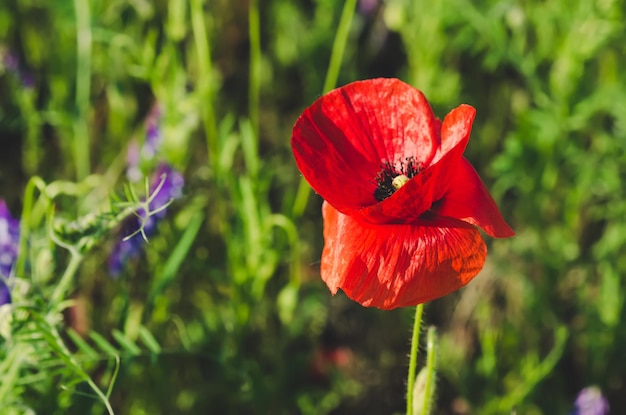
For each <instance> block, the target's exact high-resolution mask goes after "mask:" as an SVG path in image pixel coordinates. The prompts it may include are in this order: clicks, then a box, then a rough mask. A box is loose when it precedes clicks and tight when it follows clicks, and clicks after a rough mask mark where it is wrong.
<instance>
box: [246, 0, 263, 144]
mask: <svg viewBox="0 0 626 415" xmlns="http://www.w3.org/2000/svg"><path fill="white" fill-rule="evenodd" d="M260 26H261V24H260V19H259V0H250V9H249V11H248V36H249V37H250V75H249V76H250V81H249V88H248V116H249V117H250V123H251V124H252V131H253V132H254V137H255V138H256V139H258V137H259V95H260V91H261V29H260Z"/></svg>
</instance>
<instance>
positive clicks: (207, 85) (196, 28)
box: [191, 0, 219, 163]
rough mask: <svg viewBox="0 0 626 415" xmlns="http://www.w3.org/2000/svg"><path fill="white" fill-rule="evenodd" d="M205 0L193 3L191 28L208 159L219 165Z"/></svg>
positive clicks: (195, 0)
mask: <svg viewBox="0 0 626 415" xmlns="http://www.w3.org/2000/svg"><path fill="white" fill-rule="evenodd" d="M203 4H204V1H203V0H192V1H191V28H192V31H193V37H194V43H195V45H196V55H197V57H198V69H199V74H198V89H199V90H200V94H201V96H202V105H201V108H202V109H201V115H200V116H201V117H202V123H203V124H204V135H205V137H206V147H207V152H208V159H209V160H213V161H215V162H216V163H217V159H218V158H219V156H218V151H219V150H218V144H217V140H218V138H217V137H218V134H217V124H216V121H215V109H214V107H213V90H214V87H213V85H211V82H213V80H214V78H213V67H212V63H211V47H210V43H209V40H208V37H209V35H208V32H207V30H206V25H205V24H204V18H205V13H204V10H203Z"/></svg>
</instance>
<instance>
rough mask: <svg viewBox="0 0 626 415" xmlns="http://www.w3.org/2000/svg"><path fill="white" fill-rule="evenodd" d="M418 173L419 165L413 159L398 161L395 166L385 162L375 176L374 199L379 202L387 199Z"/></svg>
mask: <svg viewBox="0 0 626 415" xmlns="http://www.w3.org/2000/svg"><path fill="white" fill-rule="evenodd" d="M398 166H399V167H398ZM419 172H420V168H419V165H418V164H417V163H416V162H415V158H413V157H407V158H405V159H404V160H399V161H398V163H396V164H391V163H390V162H388V161H385V162H384V163H382V164H381V166H380V171H379V172H378V174H377V175H376V190H375V191H374V197H375V198H376V200H378V201H379V202H381V201H383V200H385V199H387V198H388V197H389V196H391V195H392V194H393V193H394V192H395V191H396V190H398V189H399V188H401V187H402V186H404V185H405V184H406V182H408V181H409V179H411V178H413V177H415V176H417V174H418V173H419Z"/></svg>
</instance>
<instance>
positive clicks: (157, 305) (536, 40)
mask: <svg viewBox="0 0 626 415" xmlns="http://www.w3.org/2000/svg"><path fill="white" fill-rule="evenodd" d="M346 10H347V12H346V11H344V3H341V2H336V1H332V0H309V1H297V2H294V1H290V0H248V1H242V0H233V1H226V0H214V1H208V2H206V1H203V0H190V1H189V2H187V1H182V0H180V1H177V0H172V1H153V2H151V1H147V0H109V1H104V0H89V1H87V0H85V1H81V0H75V1H73V2H72V1H64V0H56V1H52V2H51V1H43V0H22V1H18V0H4V1H3V2H2V3H1V4H0V58H2V63H0V104H1V106H0V143H1V144H2V149H1V151H0V197H2V198H4V199H5V200H7V202H8V204H9V206H10V207H11V209H12V211H13V212H14V213H15V214H16V215H17V214H18V213H19V212H20V210H21V209H22V206H23V203H24V196H23V195H24V188H25V186H26V183H27V181H28V179H29V178H30V177H31V176H33V175H38V176H40V177H41V178H43V180H44V181H46V182H52V181H57V180H67V181H73V182H77V183H86V181H85V180H87V182H88V181H89V177H94V176H90V175H92V174H96V175H97V176H95V177H99V178H100V179H98V180H97V185H94V186H93V187H91V188H90V189H89V190H88V191H86V192H84V194H79V195H78V196H77V197H63V198H59V200H56V201H55V205H56V212H57V215H59V216H61V217H64V218H68V220H73V219H75V218H79V217H82V216H84V215H86V214H88V213H90V212H93V211H95V210H98V209H100V208H102V207H103V206H107V205H108V203H109V201H108V197H109V196H112V195H113V194H121V193H123V185H124V182H125V181H126V180H127V179H126V177H125V175H124V165H125V160H126V154H127V151H128V146H129V143H130V141H131V139H135V140H138V141H139V142H143V141H144V140H145V136H146V127H145V124H144V120H145V119H146V116H147V115H148V113H149V111H150V109H151V108H152V107H153V106H154V105H155V104H156V105H158V107H159V108H160V109H161V111H162V117H161V119H160V129H161V130H160V131H161V133H162V146H161V147H160V149H159V152H160V154H159V157H161V158H163V159H164V160H165V161H167V162H168V163H170V164H171V165H172V166H174V167H175V168H177V169H179V170H180V171H182V172H184V175H185V180H186V184H185V188H184V196H183V198H182V199H179V200H177V201H176V202H174V204H173V205H172V206H171V207H170V209H169V210H168V214H167V217H166V218H165V219H164V220H163V221H162V222H161V223H160V224H159V233H158V234H157V235H155V236H154V237H152V238H151V239H150V243H149V244H147V245H146V246H145V250H144V252H143V254H142V256H141V257H140V258H139V259H136V260H133V261H131V262H130V263H128V264H127V266H126V269H125V271H124V273H123V274H122V275H121V276H120V277H118V278H111V277H110V275H109V273H108V271H107V268H106V261H107V256H108V254H109V253H110V251H111V248H112V246H113V245H114V244H115V242H116V241H117V238H118V237H119V235H118V233H116V232H108V233H107V234H105V235H104V236H102V237H101V238H100V239H99V240H98V244H97V245H96V247H95V248H94V249H93V250H91V251H90V252H89V253H88V254H87V255H86V256H85V258H84V259H83V261H82V262H81V264H80V268H79V270H78V273H77V274H76V279H75V281H74V282H73V285H72V290H71V298H72V299H73V300H74V301H75V302H74V305H73V306H72V307H71V308H70V309H68V310H67V311H66V312H65V313H64V315H63V316H64V318H63V320H61V321H59V322H58V327H59V330H60V331H61V332H62V335H63V338H64V339H65V342H66V344H67V345H68V348H69V349H70V350H71V351H72V352H75V356H76V358H77V359H78V361H79V362H80V364H81V365H82V367H84V368H85V370H86V371H87V372H88V373H89V374H90V376H91V377H92V379H93V380H94V382H95V383H97V384H98V385H100V386H101V387H103V388H105V389H106V387H107V385H108V382H109V381H110V380H111V377H112V376H113V374H114V373H115V368H116V367H118V366H116V364H115V359H114V358H113V356H115V355H118V356H119V359H120V364H119V374H118V375H117V377H116V378H115V383H114V385H113V389H112V393H111V396H110V402H111V406H112V407H113V408H114V409H115V410H116V413H119V414H208V413H211V414H243V413H247V414H324V413H329V414H351V413H359V414H391V413H402V412H403V410H404V405H405V404H404V393H405V392H404V384H405V373H406V368H407V364H408V358H407V353H408V351H409V338H410V333H409V330H410V327H411V320H412V316H413V310H410V309H407V310H394V311H391V312H383V311H380V310H376V309H365V308H363V307H361V306H359V305H358V304H355V303H353V302H351V301H349V300H348V299H347V298H345V296H344V295H343V294H341V293H340V294H338V295H337V296H335V297H331V296H330V294H329V292H328V290H327V289H326V287H325V286H324V284H323V282H322V281H321V280H320V278H319V258H320V253H321V248H322V244H323V240H322V222H321V214H320V206H321V200H320V198H319V197H318V196H317V195H314V194H313V193H312V192H311V194H310V195H309V197H306V196H307V193H306V191H303V189H306V187H304V186H302V187H300V186H301V179H300V175H299V172H298V171H297V169H296V167H295V164H294V162H293V159H292V155H291V150H290V145H289V140H290V137H291V127H292V126H293V124H294V122H295V120H296V118H297V116H298V115H299V114H300V113H301V112H302V110H303V109H304V108H305V107H306V106H308V105H309V104H311V103H312V102H313V101H314V100H315V99H316V98H317V97H319V96H320V95H321V94H322V92H323V91H324V89H325V82H326V83H328V82H331V83H332V84H334V82H333V79H332V78H333V76H332V73H331V75H330V76H327V73H328V72H329V62H330V60H331V55H333V44H336V45H338V46H336V47H335V49H334V50H335V52H334V55H333V56H335V57H336V58H340V60H339V61H338V63H341V67H340V70H339V72H338V80H337V82H336V84H337V85H343V84H346V83H348V82H351V81H353V80H357V79H365V78H372V77H380V76H384V77H398V78H400V79H402V80H404V81H406V82H408V83H411V84H412V85H414V86H415V87H416V88H418V89H420V90H422V91H423V92H424V93H425V94H426V96H427V97H428V99H429V100H430V101H431V103H432V105H433V108H434V110H435V113H436V114H437V115H438V116H439V117H441V118H442V117H443V116H445V114H446V113H447V112H448V111H449V110H450V109H451V108H454V107H456V106H458V105H459V104H461V103H468V104H470V105H473V106H475V107H476V109H477V118H476V121H475V123H474V131H473V134H472V138H471V140H470V143H469V145H468V149H467V151H466V157H467V158H468V159H469V160H470V161H471V162H472V164H473V165H474V166H475V168H476V170H477V171H478V172H479V173H480V175H481V177H482V178H483V180H484V181H485V183H486V184H487V187H488V188H489V189H490V190H491V192H492V195H493V196H494V198H495V199H496V201H497V203H498V205H499V206H500V207H501V210H502V212H503V215H504V217H505V218H506V219H507V221H508V222H509V223H510V224H511V226H512V227H513V228H514V229H515V231H516V233H517V235H516V237H515V238H513V239H508V240H488V241H487V243H488V246H489V250H490V253H489V257H488V261H487V264H486V265H485V268H484V270H483V271H482V273H481V274H480V275H479V276H478V277H477V278H476V279H475V280H474V281H473V282H472V283H471V284H469V285H468V286H467V287H466V288H464V289H462V290H460V291H459V292H457V293H454V294H452V295H450V296H448V297H445V298H443V299H440V300H437V301H434V302H432V303H430V304H428V305H427V306H426V312H425V319H426V320H425V321H426V324H427V325H435V326H436V327H437V328H438V333H439V338H440V350H439V356H438V362H439V373H438V376H439V377H438V388H437V409H436V411H435V413H437V414H507V413H512V411H515V412H514V413H518V414H566V413H568V412H569V411H570V410H571V408H572V403H573V401H574V399H575V397H576V394H577V392H578V391H579V390H580V389H582V388H583V387H585V386H588V385H591V384H595V385H598V386H600V388H601V389H602V390H603V392H604V393H605V395H606V396H607V397H608V399H609V402H610V404H611V408H612V413H615V414H618V413H626V394H625V393H624V392H625V391H626V384H625V382H626V355H625V354H624V353H623V348H624V345H626V326H625V325H624V323H623V321H626V310H625V309H624V295H623V290H624V289H625V277H626V252H625V248H624V247H625V246H626V220H625V219H626V198H625V196H626V191H625V186H624V181H625V180H626V151H625V150H626V83H625V80H626V70H625V68H626V31H625V25H624V18H625V16H624V13H625V11H626V3H625V2H624V1H611V0H602V1H600V0H599V1H587V0H551V1H521V0H519V1H513V0H480V1H469V0H442V1H440V2H431V1H410V0H387V1H377V0H359V1H357V2H354V1H348V2H347V7H346ZM342 13H343V15H344V19H348V18H349V17H350V16H351V15H350V13H353V16H352V18H351V20H350V19H348V20H346V21H348V22H349V23H350V25H349V26H347V28H348V31H347V32H346V35H347V37H346V43H345V49H344V50H343V54H341V49H340V48H339V49H338V47H339V46H340V45H341V36H339V41H338V42H337V43H335V41H336V34H337V28H338V26H339V24H340V20H341V18H342ZM331 72H332V71H331ZM329 80H330V81H329ZM326 86H327V87H329V86H330V87H332V86H333V85H326ZM88 187H89V186H88ZM299 189H300V190H299ZM42 238H43V239H42V240H41V241H39V243H37V241H36V240H33V241H31V246H30V249H31V250H32V251H33V252H34V254H33V255H32V256H31V258H30V260H31V261H32V262H33V265H32V266H31V267H29V274H28V275H22V276H18V277H19V278H23V279H24V280H29V281H31V280H32V286H31V292H32V293H33V294H32V295H35V293H43V294H44V295H43V297H42V298H45V293H46V290H48V289H50V287H54V285H55V282H56V281H57V280H58V278H59V276H60V274H62V272H63V269H64V266H65V265H66V263H67V255H65V253H64V252H63V250H62V249H60V248H58V247H55V246H53V245H52V244H51V243H50V242H49V241H46V240H45V237H43V236H42ZM46 252H47V253H48V254H47V255H48V256H45V255H44V253H46ZM35 254H36V255H35ZM42 257H44V258H45V261H44V260H42V259H41V258H42ZM37 261H44V262H45V264H44V265H43V266H38V265H37V264H39V262H37ZM44 270H45V271H44ZM38 273H39V274H38ZM46 273H47V274H46ZM44 274H45V275H44ZM48 274H49V275H48ZM42 275H44V276H42ZM67 331H71V332H72V333H74V336H73V337H72V335H71V334H66V332H67ZM116 333H117V334H116ZM76 334H77V335H76ZM98 336H101V337H102V339H101V341H100V342H99V341H98V339H99V338H98ZM77 338H78V340H77ZM81 338H83V339H84V341H85V343H86V344H87V345H81V343H80V339H81ZM152 341H154V342H156V343H157V345H156V346H155V345H152V346H150V343H151V342H152ZM125 342H129V343H131V344H132V345H135V346H136V345H139V347H138V349H134V348H133V347H132V346H129V345H128V344H126V345H125V344H124V343H125ZM1 345H3V346H4V347H8V346H9V343H7V342H4V343H1ZM107 345H108V346H113V350H106V348H107ZM89 347H91V350H92V351H93V353H90V352H89ZM53 369H54V370H53ZM20 370H21V371H20V376H21V379H23V381H21V382H20V383H19V385H18V386H16V387H15V389H14V390H13V391H12V392H11V393H10V394H9V395H5V398H6V396H10V399H9V400H8V401H6V402H12V404H14V405H17V406H15V408H22V407H23V408H26V407H29V408H32V409H33V410H34V411H36V413H40V414H65V413H68V414H85V413H94V414H99V413H103V411H104V409H103V405H102V403H101V402H100V401H99V400H97V399H95V398H94V394H93V392H91V391H90V390H89V388H88V387H86V385H85V384H84V382H83V383H81V382H69V381H68V382H66V378H67V376H69V375H66V374H65V372H64V371H63V370H62V369H55V368H46V367H43V366H38V364H37V361H34V362H30V363H29V364H27V365H26V366H24V367H22V368H21V369H20ZM38 373H39V374H41V373H45V374H46V376H43V377H42V376H39V377H38V376H35V375H36V374H38ZM113 377H114V376H113ZM64 382H65V383H64ZM5 392H6V391H5ZM7 399H8V398H7ZM16 402H17V403H19V405H18V404H16ZM15 411H16V412H14V413H28V412H26V409H24V411H25V412H20V411H19V409H15Z"/></svg>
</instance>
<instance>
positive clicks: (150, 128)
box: [141, 104, 161, 160]
mask: <svg viewBox="0 0 626 415" xmlns="http://www.w3.org/2000/svg"><path fill="white" fill-rule="evenodd" d="M160 144H161V108H160V107H159V105H158V104H155V105H154V106H153V107H152V109H151V110H150V113H149V114H148V116H147V117H146V141H145V142H144V144H143V147H142V148H141V155H142V156H143V159H144V160H151V159H153V158H154V157H155V156H156V153H157V150H158V148H159V146H160Z"/></svg>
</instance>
